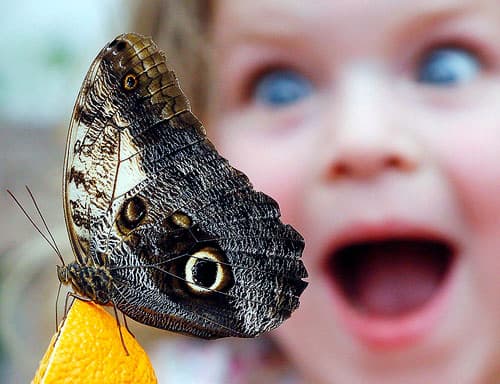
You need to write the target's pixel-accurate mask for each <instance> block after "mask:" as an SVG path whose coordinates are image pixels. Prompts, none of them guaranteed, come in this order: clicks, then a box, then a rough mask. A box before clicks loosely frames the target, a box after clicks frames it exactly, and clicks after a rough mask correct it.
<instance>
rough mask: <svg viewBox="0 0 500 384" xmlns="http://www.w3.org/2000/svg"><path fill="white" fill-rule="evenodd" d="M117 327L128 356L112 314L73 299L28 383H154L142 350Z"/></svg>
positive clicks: (126, 333)
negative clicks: (121, 336) (32, 377)
mask: <svg viewBox="0 0 500 384" xmlns="http://www.w3.org/2000/svg"><path fill="white" fill-rule="evenodd" d="M121 328H122V334H123V339H124V341H125V345H126V346H127V350H128V352H129V355H128V356H127V354H126V352H125V350H124V348H123V345H122V342H121V340H120V333H119V331H118V327H117V325H116V320H115V319H114V318H113V316H111V315H110V314H109V313H107V312H106V311H105V310H104V309H102V308H101V307H100V306H98V305H95V304H93V303H87V302H83V301H81V300H75V302H74V304H73V306H72V307H71V309H70V310H69V312H68V316H67V317H66V320H65V321H64V323H63V325H62V327H61V329H60V330H59V332H58V333H57V334H56V335H54V337H53V338H52V341H51V342H50V346H49V348H48V349H47V352H46V353H45V355H44V357H43V359H42V361H41V362H40V366H39V368H38V371H37V373H36V375H35V378H34V379H33V382H32V383H34V384H55V383H75V384H79V383H86V384H94V383H95V384H97V383H99V384H107V383H137V384H151V383H156V382H157V380H156V376H155V373H154V371H153V367H152V365H151V362H150V361H149V358H148V356H147V355H146V352H144V350H143V349H142V347H141V346H140V345H139V343H138V342H137V341H136V340H135V338H134V337H133V336H132V335H130V333H129V332H128V331H127V329H126V328H125V327H124V326H122V327H121Z"/></svg>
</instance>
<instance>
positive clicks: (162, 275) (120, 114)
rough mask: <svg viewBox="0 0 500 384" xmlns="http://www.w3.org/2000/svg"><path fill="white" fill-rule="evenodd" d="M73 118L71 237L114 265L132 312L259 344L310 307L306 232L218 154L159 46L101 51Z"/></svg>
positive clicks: (116, 294)
mask: <svg viewBox="0 0 500 384" xmlns="http://www.w3.org/2000/svg"><path fill="white" fill-rule="evenodd" d="M73 121H74V123H73V124H72V127H71V130H70V135H69V139H68V149H67V151H68V152H67V156H66V158H67V161H66V166H65V169H66V173H65V179H66V182H65V195H66V196H67V197H66V199H65V210H66V213H67V217H69V219H68V227H73V228H75V229H74V230H71V229H69V232H70V236H72V242H73V243H75V244H76V246H75V245H74V247H75V248H77V249H78V248H80V249H82V250H83V251H85V250H86V251H87V253H86V254H89V257H90V258H91V261H92V262H93V263H95V264H99V265H107V266H108V267H109V271H110V273H111V275H112V276H113V280H114V285H113V286H114V290H113V293H112V296H113V302H114V303H115V305H116V306H117V307H118V308H119V309H120V310H121V311H123V312H124V313H125V314H126V315H127V316H129V317H131V318H133V319H135V320H138V321H140V322H142V323H145V324H148V325H152V326H155V327H158V328H163V329H169V330H174V331H178V332H183V333H188V334H192V335H196V336H200V337H205V338H214V337H223V336H242V337H250V336H255V335H257V334H260V333H262V332H264V331H267V330H270V329H272V328H275V327H276V326H278V325H279V324H281V322H283V321H284V320H285V319H286V318H288V317H289V316H290V314H291V312H292V311H293V310H294V309H296V308H297V307H298V304H299V296H300V294H301V293H302V291H303V289H304V288H305V286H306V283H305V282H304V281H302V278H304V277H306V271H305V268H304V266H303V264H302V261H301V259H300V256H301V253H302V250H303V247H304V242H303V239H302V237H301V236H300V235H299V234H298V233H297V232H296V231H295V230H294V229H293V228H292V227H290V226H287V225H284V224H283V223H281V221H280V219H279V217H280V212H279V208H278V205H277V204H276V202H275V201H274V200H272V199H271V198H270V197H268V196H267V195H265V194H263V193H261V192H256V191H255V190H254V189H253V188H252V186H251V184H250V182H249V181H248V179H247V177H246V176H245V175H244V174H242V173H241V172H239V171H238V170H236V169H234V168H232V167H231V166H230V165H229V164H228V162H227V161H226V160H225V159H224V158H222V157H221V156H220V155H219V154H218V153H217V151H216V150H215V148H214V147H213V145H212V144H211V143H210V141H209V140H208V139H207V138H206V135H205V131H204V129H203V127H202V125H201V123H200V122H199V121H198V120H197V119H196V117H195V116H194V115H193V114H192V113H191V111H190V108H189V103H188V101H187V99H186V97H185V96H184V94H183V93H182V91H181V89H180V88H179V85H178V82H177V79H176V76H175V74H174V72H173V71H172V70H171V69H170V68H169V67H168V65H167V63H166V59H165V56H164V54H163V53H162V52H161V51H159V50H158V48H157V46H156V45H155V44H154V42H153V41H152V40H151V39H149V38H145V37H142V36H140V35H137V34H126V35H121V36H119V37H117V38H116V39H115V40H113V42H111V43H110V44H108V45H107V46H106V47H105V48H104V49H103V50H102V51H101V53H100V54H99V55H98V57H97V58H96V60H95V61H94V63H93V64H92V66H91V69H90V71H89V74H88V75H87V78H86V80H85V82H84V86H83V88H82V91H81V93H80V95H79V97H78V100H77V104H76V106H75V110H74V113H73ZM72 233H73V234H72Z"/></svg>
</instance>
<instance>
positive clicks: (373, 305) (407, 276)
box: [328, 238, 456, 320]
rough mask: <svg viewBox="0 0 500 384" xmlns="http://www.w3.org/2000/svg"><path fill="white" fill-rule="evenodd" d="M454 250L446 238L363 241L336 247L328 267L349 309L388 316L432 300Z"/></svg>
mask: <svg viewBox="0 0 500 384" xmlns="http://www.w3.org/2000/svg"><path fill="white" fill-rule="evenodd" d="M455 253H456V252H455V249H454V247H453V245H452V244H451V243H449V242H448V241H445V240H436V239H427V238H387V239H380V240H367V241H362V242H356V243H350V244H346V245H344V246H342V247H341V248H338V249H336V250H335V251H334V252H333V253H332V254H331V255H330V257H329V259H328V268H329V274H330V277H331V279H332V280H333V282H334V284H335V285H336V287H337V291H338V292H340V295H341V296H342V297H343V299H344V300H343V301H344V302H346V303H347V305H348V306H349V307H351V308H352V309H354V310H355V311H356V312H357V313H358V314H361V315H367V316H371V317H376V318H383V319H388V320H389V319H395V318H398V317H401V316H404V315H408V314H411V313H415V312H418V311H419V310H420V309H422V308H423V307H425V306H426V304H427V303H429V302H431V301H432V299H433V298H434V297H435V296H436V295H437V294H438V293H439V292H440V291H441V288H442V287H443V286H444V285H445V284H444V282H445V281H446V280H447V279H446V278H447V276H448V275H449V273H450V270H451V269H452V265H453V261H454V259H455Z"/></svg>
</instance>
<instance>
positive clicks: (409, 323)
mask: <svg viewBox="0 0 500 384" xmlns="http://www.w3.org/2000/svg"><path fill="white" fill-rule="evenodd" d="M457 266H458V260H457V257H456V256H455V260H453V261H452V265H450V266H449V268H450V270H449V271H448V273H447V275H446V276H445V278H444V281H443V282H442V283H441V286H440V287H439V289H438V291H437V292H436V293H435V294H434V296H433V297H432V298H431V299H430V300H429V301H428V302H427V303H425V304H424V305H423V306H422V307H420V308H418V309H415V310H413V311H411V312H409V313H407V314H404V315H400V316H391V317H382V316H376V315H370V314H366V313H363V312H361V311H359V310H357V309H356V308H353V307H352V305H350V303H348V302H347V300H346V298H345V297H344V295H343V294H342V293H341V292H340V288H339V287H337V285H336V284H335V283H333V284H330V285H331V286H333V289H332V290H333V292H332V295H331V297H332V300H333V302H334V307H335V309H336V311H337V312H338V313H339V317H340V320H341V322H342V324H344V326H345V327H346V329H347V330H348V331H349V332H350V333H351V334H352V335H353V336H354V337H355V338H356V339H357V340H359V341H361V343H363V344H365V345H367V346H369V347H371V348H376V349H393V348H401V347H407V346H409V345H413V344H416V343H417V342H418V341H420V340H422V339H423V338H424V337H425V336H426V335H428V334H430V333H431V331H432V330H433V329H434V328H435V327H436V326H437V324H438V322H439V320H440V319H441V318H442V317H443V315H444V314H445V312H446V308H447V306H448V302H449V301H450V300H449V299H450V296H451V291H452V286H453V281H454V276H455V275H456V274H457V273H456V270H457ZM329 280H330V282H331V279H330V278H329Z"/></svg>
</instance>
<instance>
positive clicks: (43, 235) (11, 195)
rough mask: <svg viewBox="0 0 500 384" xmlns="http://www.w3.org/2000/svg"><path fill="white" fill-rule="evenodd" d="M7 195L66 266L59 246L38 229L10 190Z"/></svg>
mask: <svg viewBox="0 0 500 384" xmlns="http://www.w3.org/2000/svg"><path fill="white" fill-rule="evenodd" d="M28 191H29V189H28ZM7 193H8V194H9V195H10V197H12V199H14V201H15V202H16V204H17V206H18V207H19V208H20V209H21V211H22V212H23V213H24V216H26V218H27V219H28V220H29V222H30V223H31V224H32V225H33V227H35V229H36V230H37V231H38V233H39V234H40V235H41V236H42V237H43V238H44V239H45V241H46V242H47V243H48V244H49V246H50V247H51V248H52V249H53V250H54V252H55V253H56V254H57V256H58V257H59V259H60V260H61V262H62V263H63V265H65V263H64V260H63V258H62V256H61V253H60V252H59V249H57V246H56V245H55V242H54V243H52V242H51V241H50V240H49V238H48V237H47V236H46V235H45V234H44V233H43V232H42V230H41V229H40V228H39V227H38V225H37V224H36V223H35V222H34V221H33V219H32V218H31V216H30V215H29V214H28V212H26V210H25V209H24V207H23V206H22V205H21V203H20V202H19V200H17V198H16V197H15V196H14V194H13V193H12V192H11V191H10V190H8V189H7ZM35 206H36V205H35ZM37 209H38V207H37ZM38 212H39V213H40V211H38ZM40 216H41V214H40ZM44 223H45V220H44ZM49 233H50V231H49ZM50 237H51V238H52V241H54V238H53V237H52V235H50Z"/></svg>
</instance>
